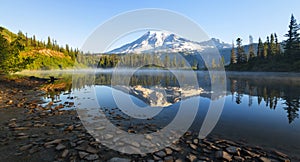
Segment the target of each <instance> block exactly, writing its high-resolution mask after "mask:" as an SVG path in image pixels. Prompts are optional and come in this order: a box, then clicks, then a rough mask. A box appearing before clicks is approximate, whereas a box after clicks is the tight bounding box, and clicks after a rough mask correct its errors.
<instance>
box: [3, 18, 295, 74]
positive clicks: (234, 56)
mask: <svg viewBox="0 0 300 162" xmlns="http://www.w3.org/2000/svg"><path fill="white" fill-rule="evenodd" d="M288 27H289V30H288V31H287V33H286V34H285V35H284V36H285V37H286V39H285V40H284V41H283V42H279V41H278V39H277V34H276V33H272V34H270V36H268V37H267V38H266V39H265V40H262V39H261V38H259V39H258V44H254V43H253V38H252V36H249V45H248V51H247V52H246V50H245V49H244V47H245V46H243V45H242V38H237V39H236V44H234V42H233V43H232V49H231V54H230V61H228V63H226V62H225V58H224V56H223V57H222V58H221V59H220V60H214V59H211V63H208V64H206V65H205V66H206V67H205V66H204V64H203V62H201V61H199V59H198V60H197V59H195V58H194V59H192V60H189V61H188V63H189V64H190V65H191V67H192V68H193V69H194V70H205V69H207V66H210V68H212V69H215V70H218V69H219V68H220V67H224V65H226V64H227V65H226V66H225V69H226V70H232V71H274V72H276V71H280V72H284V71H286V72H300V34H299V29H300V26H299V25H298V24H297V22H296V19H295V18H294V16H293V15H292V16H291V20H290V24H289V26H288ZM229 50H230V49H229ZM179 54H180V55H182V56H183V57H187V56H188V55H189V54H186V53H179ZM159 56H160V57H155V55H153V54H126V55H124V54H89V53H83V52H82V51H80V50H78V49H76V48H72V47H70V46H69V45H68V44H66V45H64V46H60V45H58V43H57V41H56V40H54V39H51V37H48V39H47V41H40V40H38V39H37V38H36V37H35V35H33V36H31V37H29V36H27V33H23V32H21V31H19V32H18V33H17V34H15V33H12V32H10V31H9V30H8V29H5V28H4V27H0V74H1V73H13V72H17V71H22V70H25V69H26V70H53V69H73V68H89V67H93V68H95V67H97V68H112V67H115V66H116V65H117V64H118V63H122V64H123V65H129V66H141V65H147V66H146V67H155V68H161V67H164V66H166V67H169V68H179V69H185V68H186V63H187V62H185V59H183V57H177V56H178V55H174V54H172V53H163V54H160V55H159Z"/></svg>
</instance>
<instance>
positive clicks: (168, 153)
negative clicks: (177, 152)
mask: <svg viewBox="0 0 300 162" xmlns="http://www.w3.org/2000/svg"><path fill="white" fill-rule="evenodd" d="M165 151H166V154H167V155H171V154H172V153H173V151H172V149H170V148H166V149H165Z"/></svg>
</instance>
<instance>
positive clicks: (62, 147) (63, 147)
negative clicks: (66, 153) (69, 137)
mask: <svg viewBox="0 0 300 162" xmlns="http://www.w3.org/2000/svg"><path fill="white" fill-rule="evenodd" d="M65 148H66V146H65V145H63V144H61V143H60V144H58V145H57V146H56V147H55V150H57V151H60V150H63V149H65Z"/></svg>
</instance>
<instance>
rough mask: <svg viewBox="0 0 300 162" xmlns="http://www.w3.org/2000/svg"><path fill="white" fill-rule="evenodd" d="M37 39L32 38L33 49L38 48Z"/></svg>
mask: <svg viewBox="0 0 300 162" xmlns="http://www.w3.org/2000/svg"><path fill="white" fill-rule="evenodd" d="M36 45H37V44H36V38H35V35H33V38H32V46H33V47H36Z"/></svg>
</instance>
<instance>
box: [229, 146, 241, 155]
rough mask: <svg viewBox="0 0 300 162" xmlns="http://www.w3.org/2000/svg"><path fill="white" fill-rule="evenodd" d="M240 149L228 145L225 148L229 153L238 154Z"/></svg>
mask: <svg viewBox="0 0 300 162" xmlns="http://www.w3.org/2000/svg"><path fill="white" fill-rule="evenodd" d="M240 150H241V149H240V148H238V147H235V146H229V147H227V148H226V151H227V152H228V153H230V154H238V155H239V151H240Z"/></svg>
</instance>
